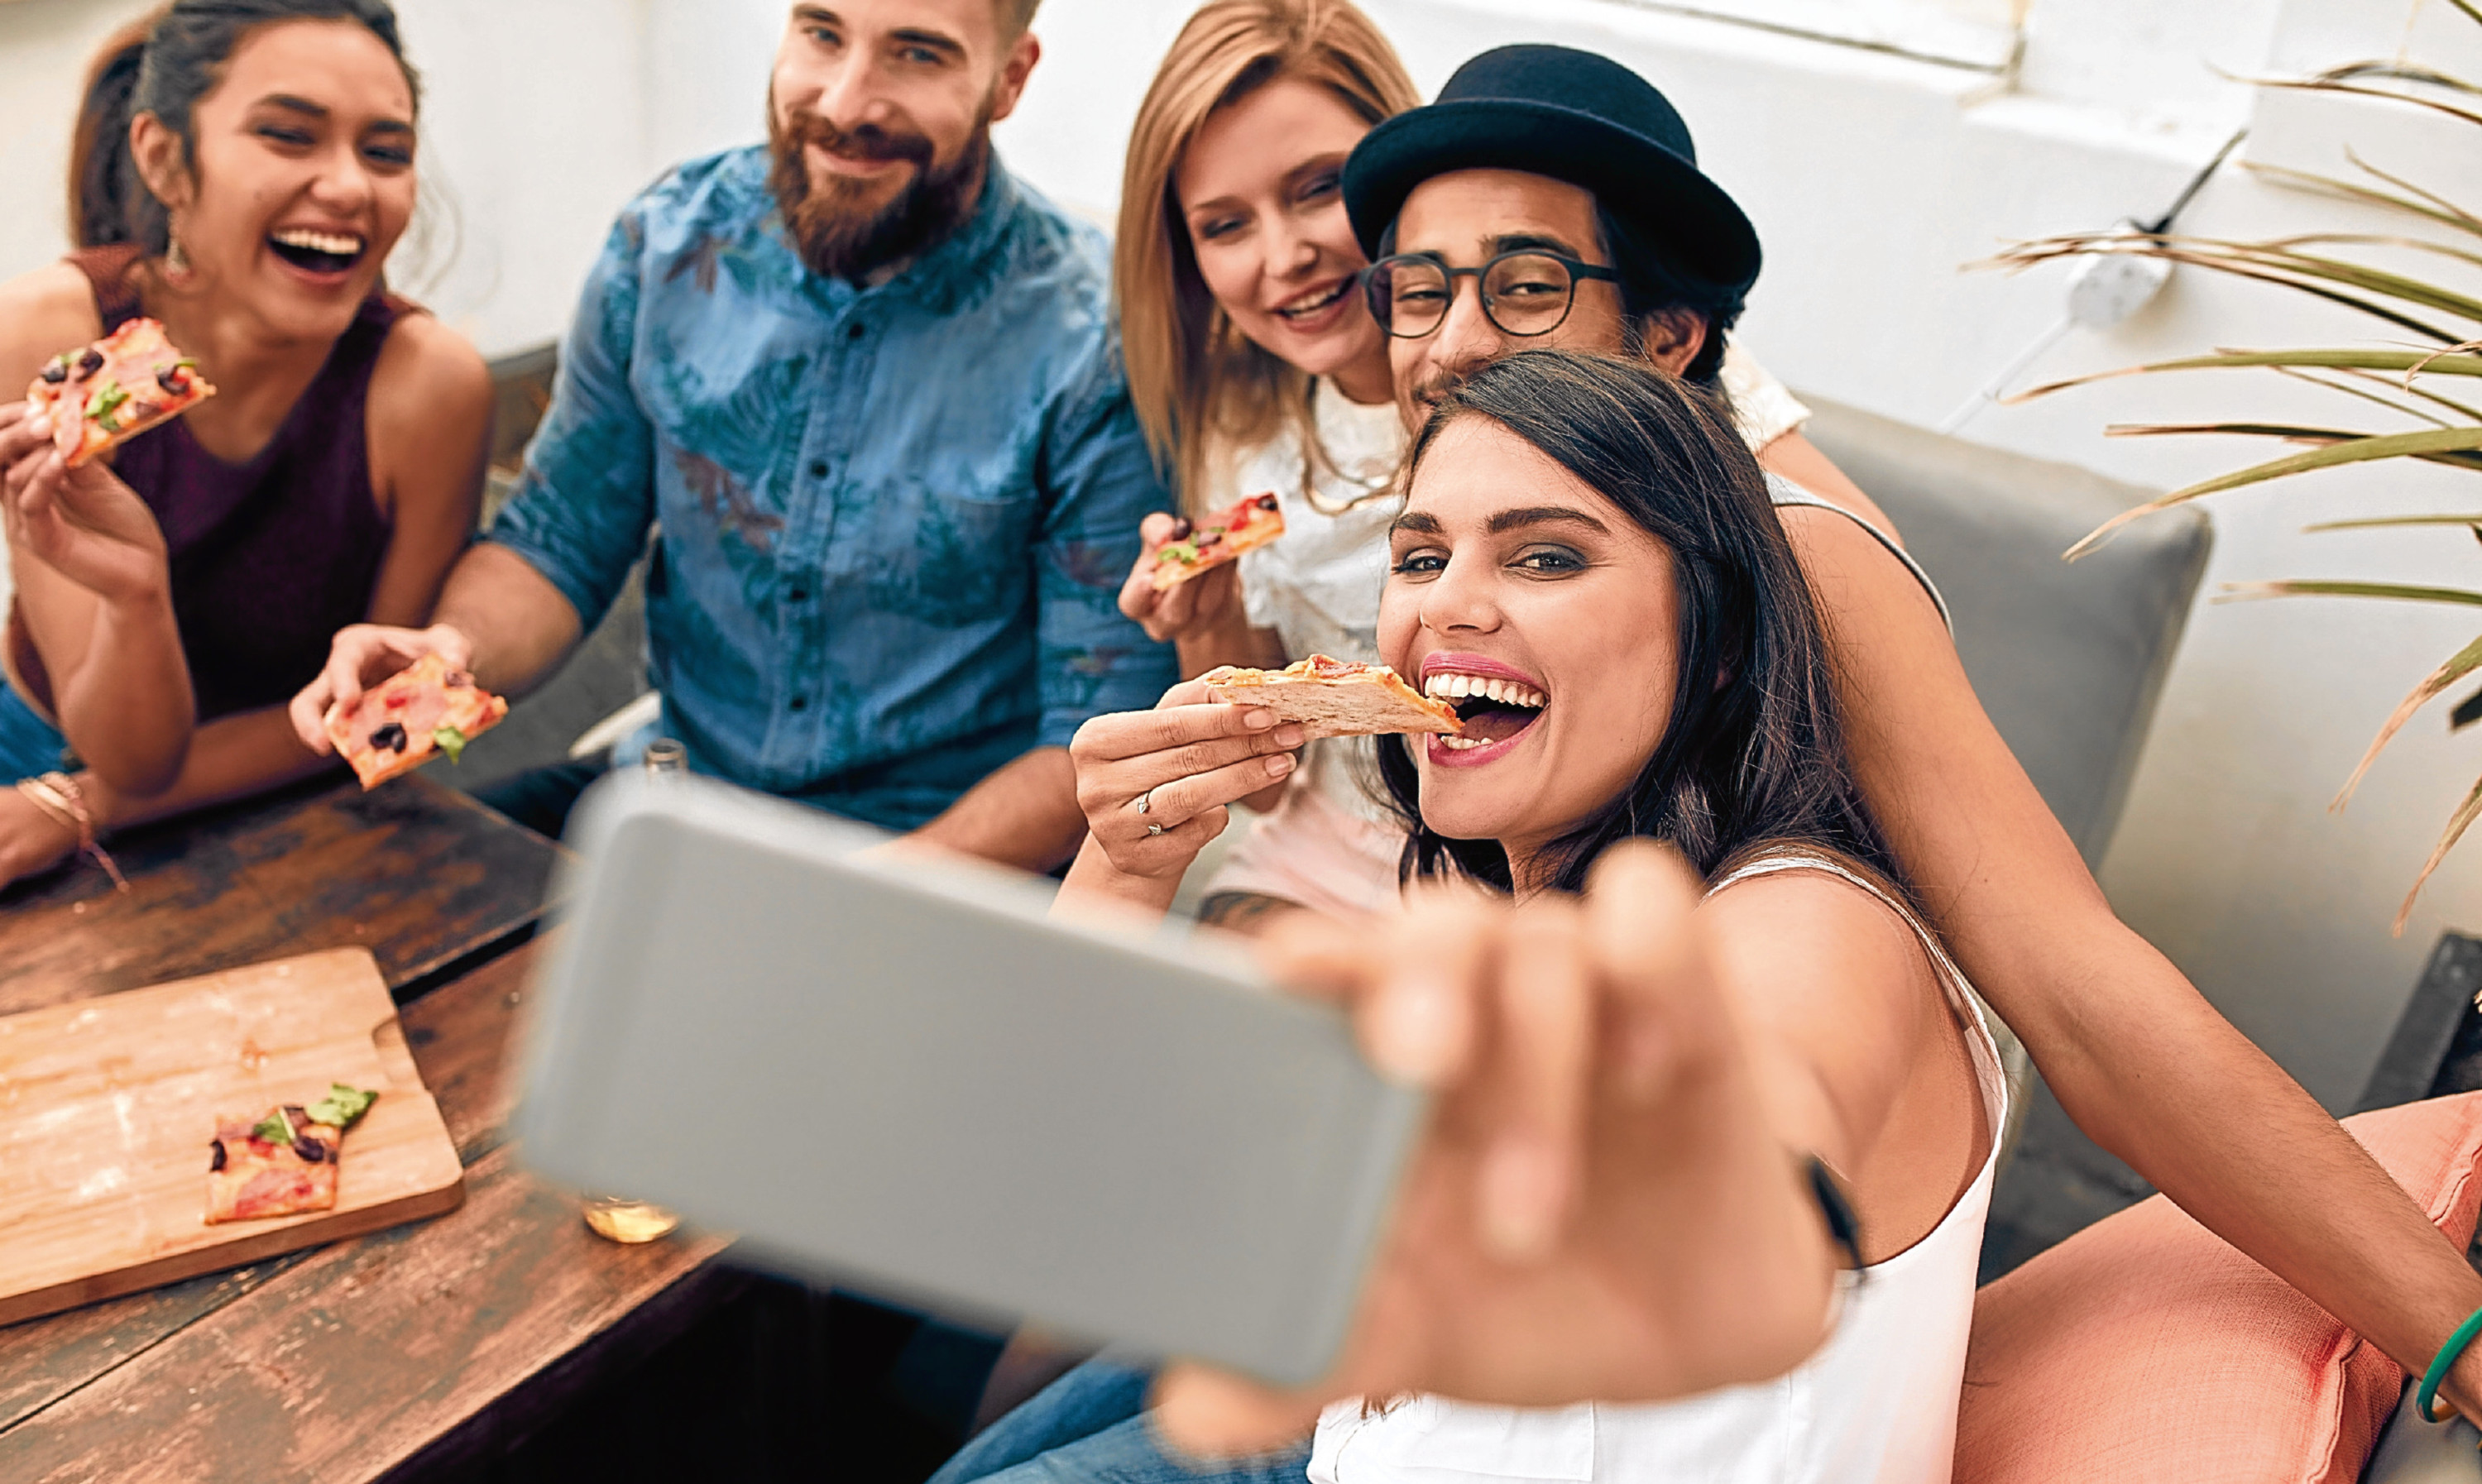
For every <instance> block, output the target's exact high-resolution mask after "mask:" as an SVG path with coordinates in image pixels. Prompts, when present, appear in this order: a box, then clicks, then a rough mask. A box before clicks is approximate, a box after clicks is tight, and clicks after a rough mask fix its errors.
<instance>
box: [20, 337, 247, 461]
mask: <svg viewBox="0 0 2482 1484" xmlns="http://www.w3.org/2000/svg"><path fill="white" fill-rule="evenodd" d="M215 394H216V389H215V387H213V386H212V385H209V384H208V383H207V379H206V378H205V377H203V376H200V375H199V374H198V362H197V361H195V360H192V359H191V358H189V357H187V356H184V355H182V354H181V353H180V352H179V351H177V350H174V349H173V348H172V341H170V340H167V339H165V338H164V327H163V326H162V325H160V324H158V323H156V322H155V321H154V320H150V319H131V320H123V321H121V322H120V328H119V329H118V330H115V331H113V332H112V333H110V334H108V335H106V336H104V337H103V338H102V339H100V340H97V341H96V342H94V343H93V344H92V345H84V346H80V347H78V348H77V349H75V350H67V351H63V352H61V353H60V354H59V355H57V356H55V357H53V358H51V359H50V360H48V361H46V362H45V363H44V365H43V369H42V371H41V372H40V374H38V375H37V376H36V378H35V384H33V385H32V386H29V387H27V388H26V400H27V401H29V402H31V403H33V404H34V405H35V408H36V410H37V411H41V412H43V413H45V414H47V415H49V416H50V418H51V420H52V443H53V446H54V447H57V448H58V449H60V451H61V461H62V462H63V463H65V464H67V465H68V466H69V467H70V468H76V467H77V466H78V465H80V464H84V463H86V462H87V461H88V460H89V459H92V458H93V457H94V456H95V455H96V454H99V453H101V452H103V451H104V450H105V449H107V448H110V447H112V446H113V445H114V444H116V443H125V442H127V441H128V440H129V439H131V438H134V437H137V436H138V435H140V434H142V433H144V432H145V431H146V430H147V429H149V428H152V427H154V426H156V425H157V424H158V423H162V422H166V421H169V420H171V419H172V418H174V417H178V416H180V415H181V414H182V413H183V412H186V411H189V410H190V409H191V408H194V407H196V406H198V404H199V403H201V402H204V401H206V400H207V399H208V398H209V397H212V396H214V395H215Z"/></svg>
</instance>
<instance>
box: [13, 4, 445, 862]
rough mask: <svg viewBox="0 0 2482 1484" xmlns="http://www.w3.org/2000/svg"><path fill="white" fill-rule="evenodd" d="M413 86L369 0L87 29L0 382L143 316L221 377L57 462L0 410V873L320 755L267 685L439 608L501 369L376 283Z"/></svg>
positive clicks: (306, 674) (399, 180)
mask: <svg viewBox="0 0 2482 1484" xmlns="http://www.w3.org/2000/svg"><path fill="white" fill-rule="evenodd" d="M417 97H418V94H417V89H416V86H415V79H414V75H413V71H412V69H411V67H410V66H409V65H408V64H407V62H406V60H405V57H404V49H403V46H402V44H401V42H400V41H399V40H398V36H397V24H396V13H395V12H394V10H392V9H391V8H390V7H389V6H388V5H387V4H386V0H175V3H174V4H172V5H171V6H168V7H167V8H165V9H164V10H162V11H160V12H157V13H155V14H153V15H151V16H149V17H147V18H146V19H145V20H143V21H140V22H138V23H137V24H135V25H133V26H131V27H130V28H128V29H127V30H125V31H123V32H122V33H121V34H120V35H119V36H118V37H116V38H114V39H113V40H111V41H110V42H108V43H106V45H105V47H104V49H103V52H102V53H101V55H100V56H98V57H97V59H96V61H95V65H94V68H93V71H92V74H91V75H90V77H89V79H88V85H87V89H86V93H85V97H84V103H83V106H82V108H81V112H80V115H79V119H78V125H77V130H76V133H75V136H74V140H73V148H74V154H73V159H72V162H71V168H70V181H69V186H70V202H69V204H70V220H71V224H72V228H73V230H74V232H75V234H76V240H77V244H78V248H77V251H76V252H72V253H71V254H70V255H69V256H68V257H67V258H66V260H65V261H63V262H60V263H56V264H54V265H52V266H50V267H47V268H41V269H38V270H36V271H35V272H32V273H29V274H26V275H23V276H22V277H19V278H14V279H12V280H10V281H9V282H7V283H5V284H0V387H14V386H22V385H25V384H27V383H28V382H30V381H31V380H32V379H33V378H34V376H35V374H36V372H37V371H38V370H39V369H40V367H41V366H42V365H43V363H44V362H45V361H47V360H49V359H50V358H52V357H54V356H55V355H57V354H58V353H59V352H61V351H62V350H64V349H66V348H68V347H73V346H79V345H84V344H86V343H87V342H89V341H92V340H94V339H97V338H99V337H100V336H101V335H103V334H104V333H106V332H107V331H111V330H112V329H114V328H115V327H117V326H119V325H120V324H122V323H124V322H126V321H128V320H130V319H132V318H135V317H138V316H141V315H144V316H146V317H150V318H153V319H156V320H159V321H161V322H162V323H163V325H164V327H165V330H166V332H167V334H168V335H169V336H170V338H171V340H172V343H173V344H174V345H176V346H178V347H179V348H180V349H181V350H182V351H183V352H185V353H186V354H188V355H189V356H190V357H192V358H195V359H196V360H197V361H198V364H199V367H200V369H201V370H202V371H204V372H205V373H206V375H207V376H208V378H209V380H211V381H212V382H214V383H215V384H216V386H217V387H218V395H217V396H216V397H214V398H213V399H212V400H210V401H207V402H204V403H201V404H199V405H198V407H196V408H194V409H192V410H191V411H188V412H186V413H184V414H183V415H182V416H180V417H179V418H176V419H174V420H172V421H171V422H168V423H166V424H164V425H163V426H161V427H158V428H155V429H152V430H150V431H148V432H145V433H143V434H140V435H139V436H137V437H133V438H131V439H129V440H128V441H127V442H126V443H124V444H123V445H122V446H121V447H120V448H119V449H118V450H117V451H116V453H115V455H114V456H113V458H112V461H111V463H110V464H103V463H101V462H98V463H96V464H89V465H87V466H85V467H83V468H80V469H78V470H75V471H69V470H66V469H64V468H63V467H62V466H61V464H60V461H59V458H58V456H57V455H56V454H54V453H53V452H52V451H51V446H50V443H49V438H48V432H49V430H48V429H47V428H46V427H45V426H44V424H43V422H42V421H41V420H40V419H39V418H37V417H35V416H33V415H32V414H31V412H30V411H29V410H28V409H27V408H26V407H25V406H24V405H23V404H12V405H10V406H8V407H4V408H0V467H5V468H6V470H7V493H8V497H9V506H10V509H9V516H10V534H11V538H12V540H11V543H10V546H11V560H12V563H13V573H14V576H15V580H16V601H15V605H14V607H13V610H12V612H11V614H10V617H9V621H8V629H7V642H6V649H5V653H6V658H7V669H8V686H7V689H6V690H5V691H0V768H5V769H6V770H7V773H6V778H7V779H9V780H21V779H33V780H36V781H37V782H36V783H35V784H32V785H26V786H21V788H20V789H19V790H18V791H17V792H0V882H6V881H9V880H13V879H14V878H17V877H20V876H24V875H27V874H29V873H31V872H34V871H38V870H41V869H43V868H45V867H47V866H50V865H52V864H54V863H55V862H57V861H60V860H62V859H63V858H64V857H66V855H67V854H68V853H69V852H70V851H71V850H73V849H75V848H77V847H78V845H79V844H80V843H81V842H82V840H83V841H86V842H92V837H93V835H94V833H95V832H98V831H104V830H109V829H111V828H114V827H116V826H120V825H126V824H131V823H135V822H138V821H141V820H145V819H154V818H161V817H163V816H166V815H170V814H175V813H179V812H182V811H184V810H188V809H192V808H198V807H200V806H203V805H207V804H212V803H216V802H219V801H221V800H224V799H230V798H235V797H238V796H241V795H245V794H250V793H255V792H257V791H259V790H261V789H265V788H270V787H273V786H276V785H277V784H279V783H283V782H289V781H291V780H293V779H296V778H300V777H302V776H304V775H305V774H307V773H310V772H312V771H314V770H315V769H317V768H319V767H321V766H325V765H327V760H326V759H323V758H317V757H313V756H312V755H310V753H309V752H308V751H307V750H306V749H304V747H303V745H302V744H301V743H300V742H299V741H298V740H296V739H295V737H294V735H293V729H292V727H291V725H290V723H289V722H288V721H287V719H286V717H285V714H284V702H286V701H287V700H289V699H290V698H291V696H292V694H293V692H294V691H296V690H298V689H300V688H301V686H302V684H303V683H304V681H306V680H308V679H309V678H310V677H311V676H315V675H316V674H317V673H318V671H319V667H320V666H321V664H322V663H324V662H325V660H326V658H327V652H328V642H329V639H330V636H331V635H332V634H333V633H334V632H335V630H336V629H338V628H340V627H342V626H344V625H345V624H348V623H358V622H362V621H365V620H369V621H373V622H379V623H402V624H419V623H424V622H426V621H427V619H428V618H429V615H430V611H431V605H432V603H433V600H434V599H435V598H436V596H437V594H438V590H439V584H440V580H441V577H442V576H443V574H444V573H445V572H446V571H447V569H448V564H449V563H450V561H451V560H453V559H454V558H455V557H456V555H457V554H458V552H459V551H461V550H462V549H463V546H464V544H465V541H466V538H467V537H468V535H469V534H470V533H471V532H472V530H473V526H474V519H475V514H476V510H477V507H478V505H479V502H480V498H481V490H482V480H483V465H484V460H485V456H486V451H487V445H488V437H489V432H490V403H491V390H490V378H489V374H488V371H487V370H486V369H485V367H484V365H483V362H482V358H480V357H479V356H477V355H476V354H475V352H474V349H473V347H472V346H470V345H468V344H467V343H466V342H465V341H464V340H463V339H462V337H460V336H459V335H457V334H456V333H455V332H454V331H449V330H446V329H444V328H442V327H441V326H440V325H439V324H438V323H437V322H436V321H435V320H433V319H432V318H431V317H430V316H428V315H426V314H423V313H421V312H420V311H419V310H417V309H416V308H415V307H414V306H413V305H410V304H408V303H407V302H406V301H404V300H401V299H398V298H396V297H394V296H393V295H390V294H388V293H387V292H386V290H385V287H384V285H383V281H382V269H383V265H384V264H385V263H386V260H387V256H388V253H389V252H391V251H392V250H393V249H394V248H395V247H396V244H397V242H398V240H399V239H400V238H401V237H402V236H403V235H404V233H405V229H406V225H407V224H408V222H409V220H410V218H411V217H412V214H413V207H414V153H415V143H416V138H417V134H416V127H415V124H416V107H417ZM29 517H32V519H33V521H34V522H35V523H34V524H33V525H31V526H30V525H28V524H27V521H28V519H29ZM64 526H65V527H66V529H62V527H64ZM21 529H22V530H24V531H25V532H26V533H27V535H26V536H24V537H22V538H21V534H20V533H21ZM47 532H48V533H49V535H48V538H47V534H46V533H47ZM168 610H169V611H168ZM194 719H195V723H196V731H195V736H193V734H192V726H193V721H194ZM78 763H83V764H84V766H83V769H82V770H81V771H71V769H72V767H74V766H75V765H76V764H78Z"/></svg>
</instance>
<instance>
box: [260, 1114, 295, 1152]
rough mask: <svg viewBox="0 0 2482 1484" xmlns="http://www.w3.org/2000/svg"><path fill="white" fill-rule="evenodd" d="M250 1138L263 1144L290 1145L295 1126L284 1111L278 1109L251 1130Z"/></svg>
mask: <svg viewBox="0 0 2482 1484" xmlns="http://www.w3.org/2000/svg"><path fill="white" fill-rule="evenodd" d="M250 1136H251V1138H253V1139H256V1140H258V1141H259V1142H260V1143H262V1144H290V1143H292V1142H293V1124H292V1121H291V1120H290V1119H287V1118H286V1117H285V1116H284V1110H283V1109H282V1108H278V1109H277V1110H276V1111H275V1112H273V1113H270V1114H269V1115H267V1116H266V1117H265V1118H262V1119H260V1120H259V1121H258V1123H257V1125H256V1126H254V1127H252V1128H251V1131H250Z"/></svg>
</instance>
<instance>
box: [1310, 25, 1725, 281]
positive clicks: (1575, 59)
mask: <svg viewBox="0 0 2482 1484" xmlns="http://www.w3.org/2000/svg"><path fill="white" fill-rule="evenodd" d="M1460 170H1517V171H1524V172H1527V173H1529V174H1535V175H1549V176H1551V177H1552V178H1553V179H1555V180H1565V181H1568V182H1569V183H1570V184H1571V185H1577V186H1583V187H1585V188H1586V189H1587V190H1589V191H1592V192H1594V193H1595V199H1596V200H1597V202H1598V203H1600V204H1601V205H1602V206H1603V207H1604V208H1605V209H1606V210H1609V211H1611V212H1613V213H1615V214H1616V215H1619V216H1622V217H1624V218H1626V219H1627V220H1628V221H1629V222H1630V223H1631V224H1632V225H1635V226H1637V227H1638V228H1640V229H1641V230H1643V231H1644V232H1646V233H1647V234H1648V236H1649V237H1650V238H1651V239H1652V240H1653V241H1654V242H1656V243H1658V244H1660V245H1661V247H1662V248H1663V250H1664V252H1665V254H1666V256H1667V257H1668V258H1670V260H1671V265H1672V266H1673V267H1674V268H1675V269H1677V270H1678V271H1680V272H1683V273H1686V274H1688V275H1689V276H1691V277H1693V278H1699V279H1701V280H1703V281H1704V282H1706V283H1708V284H1711V285H1713V286H1715V287H1719V288H1726V289H1731V290H1736V291H1737V290H1741V289H1746V288H1748V287H1749V286H1750V284H1751V283H1752V282H1754V281H1755V280H1756V278H1757V277H1758V234H1757V232H1756V230H1755V229H1754V228H1752V227H1751V225H1750V219H1749V218H1748V217H1746V216H1743V215H1742V214H1741V208H1740V207H1739V206H1737V205H1734V204H1733V202H1732V198H1730V197H1729V196H1727V195H1725V194H1724V188H1723V187H1722V186H1719V185H1717V184H1716V183H1715V182H1713V181H1712V180H1709V179H1707V178H1706V177H1705V176H1704V175H1703V174H1701V173H1700V172H1699V170H1698V149H1697V146H1695V145H1693V144H1691V143H1690V141H1689V125H1687V124H1685V123H1683V122H1681V121H1680V115H1679V114H1678V113H1677V112H1676V111H1675V110H1674V109H1673V106H1672V104H1671V103H1670V102H1669V101H1667V100H1666V99H1665V98H1664V96H1663V94H1662V93H1658V92H1656V91H1655V88H1654V85H1653V84H1651V83H1650V82H1648V81H1647V80H1646V79H1645V78H1643V77H1640V76H1638V75H1637V74H1636V73H1635V72H1632V71H1630V70H1629V69H1628V68H1627V67H1624V66H1621V65H1620V64H1619V63H1617V62H1614V61H1612V60H1611V59H1610V58H1608V57H1597V56H1596V55H1595V54H1594V53H1593V52H1585V51H1577V50H1575V49H1573V48H1571V47H1567V46H1502V47H1499V48H1498V49H1496V50H1494V51H1487V52H1484V53H1483V54H1482V55H1481V56H1479V57H1476V58H1474V59H1473V60H1472V61H1471V62H1468V63H1466V64H1465V66H1461V67H1459V68H1457V75H1456V76H1454V77H1451V78H1449V79H1448V85H1447V86H1446V87H1444V88H1442V89H1440V90H1439V99H1438V101H1436V102H1434V103H1431V104H1429V105H1427V106H1425V107H1422V108H1416V109H1412V110H1409V111H1407V112H1405V113H1401V114H1398V115H1397V116H1396V117H1395V118H1393V119H1386V120H1385V121H1384V122H1382V123H1381V124H1380V125H1379V126H1378V127H1377V128H1375V129H1372V130H1371V131H1370V132H1369V133H1368V134H1366V135H1364V136H1363V137H1362V140H1361V143H1360V145H1358V146H1355V148H1354V151H1353V158H1352V159H1350V160H1348V161H1346V162H1345V167H1344V205H1345V210H1346V211H1347V212H1348V213H1349V214H1350V215H1351V216H1352V218H1353V232H1354V235H1355V236H1357V237H1359V238H1360V239H1361V250H1362V251H1363V252H1367V253H1369V254H1370V255H1371V256H1373V257H1376V256H1378V255H1379V238H1380V235H1381V234H1382V233H1384V232H1385V231H1386V229H1387V225H1388V224H1389V223H1391V222H1393V221H1395V220H1396V213H1397V211H1398V210H1399V209H1400V208H1402V207H1403V206H1404V204H1405V198H1406V197H1407V196H1409V195H1411V194H1413V188H1414V187H1415V186H1417V185H1420V184H1421V183H1422V182H1423V181H1425V180H1428V179H1429V178H1431V177H1432V176H1433V175H1442V174H1446V173H1447V172H1450V171H1460Z"/></svg>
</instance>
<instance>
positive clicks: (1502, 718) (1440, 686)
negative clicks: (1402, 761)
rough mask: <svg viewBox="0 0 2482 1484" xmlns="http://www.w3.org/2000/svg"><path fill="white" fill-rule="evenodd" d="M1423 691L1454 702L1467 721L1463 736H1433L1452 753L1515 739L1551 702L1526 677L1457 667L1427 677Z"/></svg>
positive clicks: (1436, 742) (1462, 719)
mask: <svg viewBox="0 0 2482 1484" xmlns="http://www.w3.org/2000/svg"><path fill="white" fill-rule="evenodd" d="M1422 692H1423V694H1424V695H1427V696H1432V697H1435V698H1437V699H1439V700H1441V701H1445V702H1450V703H1451V704H1453V705H1454V706H1455V707H1456V710H1457V720H1458V721H1461V722H1463V723H1465V735H1463V736H1458V737H1447V736H1438V737H1433V738H1432V739H1431V740H1432V743H1433V744H1434V745H1435V746H1438V747H1440V748H1443V749H1445V750H1446V751H1448V752H1452V753H1469V752H1472V751H1474V750H1476V749H1478V748H1485V747H1491V746H1493V745H1495V744H1497V743H1501V742H1508V741H1512V740H1514V739H1515V738H1516V736H1517V735H1518V733H1519V732H1521V731H1523V730H1524V729H1526V728H1528V727H1531V726H1533V725H1534V723H1535V721H1536V720H1537V719H1538V718H1539V717H1541V716H1542V715H1543V708H1544V706H1545V705H1546V704H1548V703H1549V698H1547V697H1545V695H1544V694H1543V693H1542V692H1541V691H1539V690H1536V689H1535V688H1534V687H1533V686H1531V685H1528V684H1526V683H1525V682H1524V681H1522V680H1511V679H1507V678H1504V677H1502V676H1479V675H1465V674H1461V673H1459V672H1457V671H1453V670H1442V671H1438V672H1435V673H1434V674H1432V675H1429V676H1425V677H1423V680H1422Z"/></svg>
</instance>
